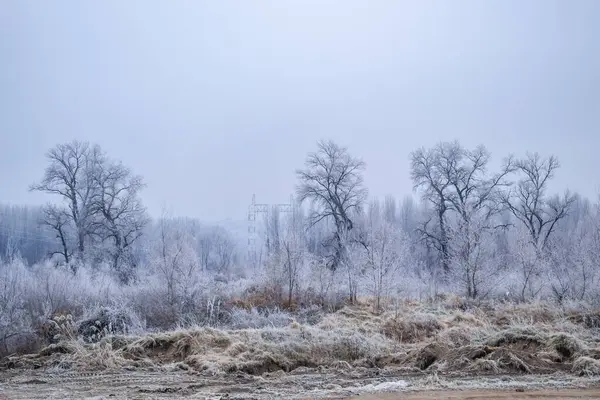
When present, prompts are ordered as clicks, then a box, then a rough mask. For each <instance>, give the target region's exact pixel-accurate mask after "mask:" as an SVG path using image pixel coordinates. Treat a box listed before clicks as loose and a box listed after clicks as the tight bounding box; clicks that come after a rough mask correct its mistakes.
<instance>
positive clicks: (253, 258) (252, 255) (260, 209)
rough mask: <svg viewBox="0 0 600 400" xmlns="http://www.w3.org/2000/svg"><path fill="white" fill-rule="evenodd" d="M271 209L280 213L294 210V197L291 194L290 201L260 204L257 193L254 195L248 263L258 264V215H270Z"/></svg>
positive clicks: (250, 208) (249, 214) (249, 215)
mask: <svg viewBox="0 0 600 400" xmlns="http://www.w3.org/2000/svg"><path fill="white" fill-rule="evenodd" d="M271 209H277V210H278V211H279V212H280V213H291V212H293V211H294V198H293V196H291V195H290V202H289V203H280V204H275V205H273V206H270V205H269V204H264V203H263V204H259V203H257V202H256V194H253V195H252V203H250V205H249V206H248V259H247V262H248V265H252V266H256V265H257V264H258V261H259V260H258V259H257V245H256V239H257V234H256V216H257V215H258V214H266V215H267V217H268V215H269V211H270V210H271Z"/></svg>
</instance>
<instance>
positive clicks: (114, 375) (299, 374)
mask: <svg viewBox="0 0 600 400" xmlns="http://www.w3.org/2000/svg"><path fill="white" fill-rule="evenodd" d="M0 382H2V383H0V398H1V399H10V400H14V399H31V400H36V399H88V400H91V399H94V400H100V399H175V398H189V399H207V400H208V399H256V400H263V399H282V398H285V399H347V398H357V399H364V400H375V399H381V400H392V399H394V400H395V399H417V398H419V399H479V398H481V399H484V398H485V399H525V398H527V399H532V398H555V399H558V398H560V399H569V398H580V399H581V398H589V399H592V398H596V399H597V398H600V380H598V379H593V378H579V377H574V376H572V375H566V374H552V375H533V376H486V377H478V378H467V377H439V376H437V375H421V376H417V375H412V376H403V375H402V374H401V371H395V370H393V369H384V370H377V369H362V370H360V371H352V372H346V373H343V372H339V371H336V372H328V371H323V370H308V369H299V370H298V371H295V372H293V373H284V372H276V373H269V374H265V375H263V376H253V375H247V374H243V373H237V374H230V375H223V376H219V377H217V376H210V375H204V374H199V373H190V372H166V371H115V372H102V373H80V374H77V373H51V372H47V371H46V372H36V371H24V370H11V371H9V372H3V373H0ZM357 396H358V397H357ZM536 396H537V397H536Z"/></svg>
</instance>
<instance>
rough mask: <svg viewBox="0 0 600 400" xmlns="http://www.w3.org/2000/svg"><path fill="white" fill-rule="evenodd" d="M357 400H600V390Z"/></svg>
mask: <svg viewBox="0 0 600 400" xmlns="http://www.w3.org/2000/svg"><path fill="white" fill-rule="evenodd" d="M352 399H356V400H400V399H402V400H413V399H414V400H416V399H420V400H430V399H431V400H459V399H460V400H484V399H485V400H503V399H513V400H524V399H561V400H568V399H600V389H598V388H590V389H550V390H530V391H528V390H523V391H516V390H493V389H487V390H464V391H456V390H455V391H452V390H432V391H428V392H418V393H402V394H399V393H386V394H370V395H364V396H357V397H353V398H352Z"/></svg>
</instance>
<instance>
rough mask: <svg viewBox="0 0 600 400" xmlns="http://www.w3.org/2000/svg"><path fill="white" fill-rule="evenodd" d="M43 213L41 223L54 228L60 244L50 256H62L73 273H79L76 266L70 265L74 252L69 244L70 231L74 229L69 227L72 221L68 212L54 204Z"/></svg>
mask: <svg viewBox="0 0 600 400" xmlns="http://www.w3.org/2000/svg"><path fill="white" fill-rule="evenodd" d="M43 212H44V214H43V219H42V221H41V222H42V223H43V224H45V225H47V226H49V227H50V228H52V230H53V231H54V232H55V234H56V238H57V239H58V240H59V242H60V248H59V250H54V251H51V252H50V254H49V256H50V257H52V256H54V255H55V254H60V255H61V256H62V257H63V259H64V261H65V264H67V265H69V266H70V267H71V269H72V271H73V273H75V272H77V267H76V265H74V264H71V263H70V262H71V256H72V254H73V250H72V249H71V246H70V243H69V240H70V239H69V237H70V234H69V230H70V229H72V228H71V227H70V225H69V223H70V219H69V215H68V213H67V211H66V210H65V209H64V208H62V207H58V206H56V205H54V204H48V205H46V206H45V207H44V209H43Z"/></svg>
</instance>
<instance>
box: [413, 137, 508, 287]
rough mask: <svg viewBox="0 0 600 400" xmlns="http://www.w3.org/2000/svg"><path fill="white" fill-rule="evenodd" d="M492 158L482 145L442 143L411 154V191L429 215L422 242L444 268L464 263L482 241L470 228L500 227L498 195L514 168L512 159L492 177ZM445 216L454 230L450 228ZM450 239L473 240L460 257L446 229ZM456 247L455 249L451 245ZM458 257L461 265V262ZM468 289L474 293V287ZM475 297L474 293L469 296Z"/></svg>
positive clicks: (505, 162) (463, 246) (422, 229)
mask: <svg viewBox="0 0 600 400" xmlns="http://www.w3.org/2000/svg"><path fill="white" fill-rule="evenodd" d="M490 159H491V155H490V153H489V151H488V150H487V149H486V148H485V147H484V146H478V147H476V148H475V149H473V150H468V149H465V148H463V147H462V146H461V145H460V144H459V143H458V142H450V143H447V142H445V143H440V144H438V145H437V146H435V147H433V148H432V149H423V148H422V149H419V150H417V151H415V152H413V153H412V155H411V160H412V161H411V176H412V179H413V182H414V187H415V189H418V190H420V191H421V196H422V199H423V200H425V201H427V202H428V203H429V204H430V206H431V208H432V211H433V213H432V214H431V215H430V216H429V218H427V219H426V220H425V221H424V222H423V223H422V225H421V228H420V232H421V234H422V236H423V239H424V240H425V241H426V242H428V243H430V244H431V245H433V246H434V247H435V248H436V249H437V250H438V252H439V254H440V257H439V258H440V262H441V265H442V268H443V270H444V271H445V272H446V273H447V272H449V271H450V265H451V262H452V264H454V265H466V264H465V263H468V262H469V261H468V260H469V259H470V258H472V255H471V254H469V253H471V252H478V251H479V249H478V248H477V246H478V245H479V244H481V243H483V242H482V241H481V240H480V239H481V237H480V236H479V234H477V233H473V232H470V231H469V230H470V229H473V228H474V227H477V229H483V230H489V229H495V228H498V226H497V224H496V221H495V219H494V217H495V216H496V215H497V214H498V213H499V212H500V211H501V206H502V202H501V192H502V189H503V188H505V187H507V186H508V185H509V182H507V180H506V177H507V176H508V174H510V173H511V172H512V171H513V170H514V165H513V160H512V158H511V157H509V158H507V159H506V160H505V161H504V163H503V165H502V168H501V170H500V172H498V173H494V174H490V173H489V172H488V165H489V162H490ZM449 218H452V220H453V221H454V222H455V226H453V227H449V226H448V224H449ZM450 229H452V231H453V235H452V236H453V237H454V238H458V237H460V238H461V240H462V241H464V240H465V239H469V240H473V242H472V243H466V244H463V245H461V246H459V247H460V251H459V252H458V253H452V247H453V246H452V245H451V243H450V236H449V230H450ZM454 248H457V246H454ZM461 258H462V261H459V259H461ZM470 286H471V290H473V288H472V285H470ZM470 295H471V296H472V297H476V296H477V293H471V294H470Z"/></svg>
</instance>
